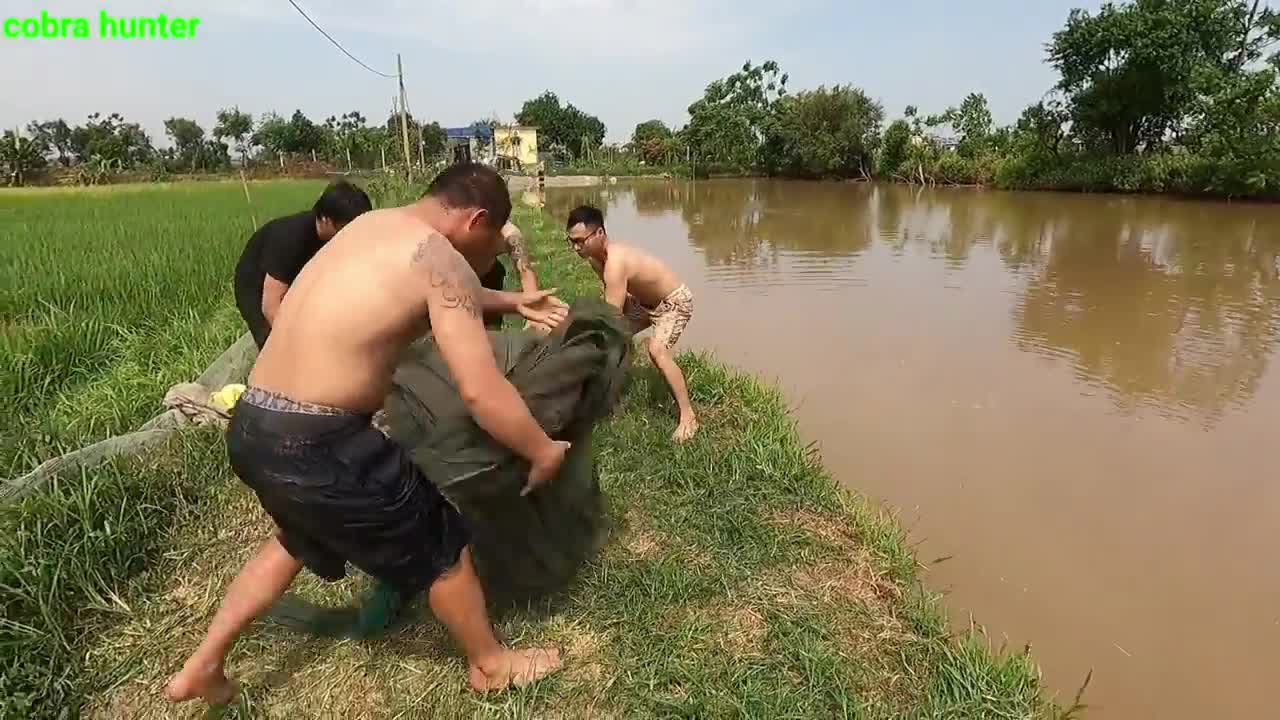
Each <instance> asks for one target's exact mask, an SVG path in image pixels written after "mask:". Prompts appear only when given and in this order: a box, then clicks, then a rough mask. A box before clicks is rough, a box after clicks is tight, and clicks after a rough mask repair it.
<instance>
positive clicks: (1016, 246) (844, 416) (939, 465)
mask: <svg viewBox="0 0 1280 720" xmlns="http://www.w3.org/2000/svg"><path fill="white" fill-rule="evenodd" d="M547 192H548V195H547V197H546V204H547V207H546V209H547V211H548V212H550V213H552V214H553V216H554V217H555V218H556V219H557V220H561V219H562V218H563V217H564V216H565V214H566V213H567V211H568V209H569V208H570V207H571V206H572V205H574V204H576V203H579V202H591V203H594V204H597V205H599V206H601V207H602V208H603V209H605V210H606V213H607V221H606V222H607V225H608V228H609V231H610V235H611V236H612V237H614V238H616V239H618V240H621V241H624V242H627V241H629V242H633V243H635V244H637V245H640V246H642V247H645V248H647V249H649V250H651V251H653V252H655V253H657V254H659V255H661V256H662V257H664V258H666V259H667V260H668V261H669V262H670V264H671V265H672V266H673V267H674V269H675V270H676V272H677V273H679V274H680V275H681V276H682V277H683V279H684V280H685V281H686V282H687V283H688V284H689V285H690V287H691V288H692V289H693V292H694V294H695V298H696V300H695V303H696V309H695V312H694V317H693V321H692V322H691V324H690V325H689V328H688V330H687V332H686V334H685V336H684V338H683V339H682V341H681V347H683V348H701V349H707V350H712V351H714V352H715V353H716V354H717V355H718V356H719V357H720V358H721V359H723V360H726V361H728V362H730V363H732V364H734V365H737V366H739V367H742V368H745V369H749V370H752V371H755V372H757V373H759V374H761V375H764V376H766V377H768V378H771V379H773V380H776V381H777V382H778V383H780V385H781V386H782V387H783V388H784V390H785V391H786V394H787V397H788V398H789V400H790V401H791V403H792V404H793V405H794V406H795V408H796V414H797V416H798V418H799V422H800V429H801V432H802V433H803V434H804V435H805V436H806V439H809V440H814V441H817V442H818V444H819V445H820V447H821V451H822V455H823V457H824V460H825V462H826V464H827V465H828V467H829V468H830V470H831V472H832V473H833V474H834V475H835V476H836V477H837V478H839V479H840V480H841V481H842V482H845V483H847V484H848V485H850V486H851V487H853V488H855V489H857V490H858V491H860V492H862V493H864V494H866V495H869V496H871V497H873V498H876V499H878V500H880V501H882V502H884V503H886V504H887V505H889V506H891V507H892V508H894V509H896V510H897V511H898V513H899V515H900V517H901V520H902V522H903V523H904V524H905V525H906V526H908V527H909V529H910V531H911V534H912V537H913V539H914V540H915V541H916V542H918V543H919V547H918V550H919V556H920V559H921V561H922V562H924V563H926V564H930V567H929V569H928V571H927V573H926V575H925V578H926V582H927V584H928V585H929V586H931V587H932V588H933V589H935V590H939V591H943V592H945V593H947V594H948V604H949V607H950V610H951V612H952V615H953V620H954V621H956V622H959V623H964V624H966V625H967V624H968V622H969V620H970V618H972V619H973V621H974V622H976V623H978V624H980V625H982V626H984V627H985V628H986V630H987V632H988V634H989V635H990V636H991V638H992V640H993V642H995V643H997V644H998V643H1000V642H1007V643H1008V645H1009V647H1010V648H1012V649H1014V650H1016V649H1019V648H1021V647H1022V646H1024V645H1026V644H1028V643H1030V644H1031V646H1032V651H1033V653H1034V654H1035V656H1036V658H1037V660H1038V661H1039V662H1040V664H1041V666H1042V668H1043V670H1044V675H1045V681H1046V685H1047V686H1048V688H1049V690H1050V691H1051V692H1053V693H1056V694H1057V695H1058V698H1059V699H1060V700H1061V701H1065V703H1066V704H1070V701H1071V700H1072V698H1073V696H1074V694H1075V691H1076V690H1077V689H1078V688H1079V687H1080V685H1081V684H1082V683H1083V681H1084V679H1085V677H1086V675H1087V674H1088V673H1089V672H1090V671H1091V670H1092V671H1093V679H1092V682H1091V684H1090V685H1089V688H1088V690H1087V691H1086V693H1085V696H1084V701H1085V702H1086V703H1088V704H1089V706H1090V708H1089V710H1088V711H1087V712H1086V716H1087V717H1092V718H1156V717H1158V718H1165V719H1170V718H1211V717H1213V718H1227V717H1231V718H1254V717H1276V716H1277V715H1276V714H1274V713H1275V700H1274V696H1273V695H1271V694H1270V693H1268V690H1270V688H1271V686H1273V685H1274V683H1275V679H1276V678H1277V677H1280V563H1278V562H1277V561H1276V550H1277V549H1278V548H1280V542H1278V540H1280V537H1278V536H1280V524H1278V523H1277V520H1278V519H1280V483H1277V482H1276V480H1275V478H1274V476H1273V475H1272V472H1273V469H1272V464H1273V463H1274V462H1275V461H1276V460H1275V458H1276V456H1275V455H1273V454H1272V452H1271V451H1272V450H1273V449H1275V448H1277V446H1280V442H1277V436H1278V434H1280V378H1278V377H1277V373H1276V372H1273V371H1272V369H1273V362H1272V361H1273V352H1274V350H1275V348H1276V344H1277V334H1278V333H1280V283H1277V255H1278V253H1280V208H1278V207H1272V206H1259V205H1245V204H1229V203H1224V202H1207V201H1187V200H1176V199H1166V198H1150V197H1112V196H1086V195H1068V194H1041V193H1027V194H1023V193H1001V192H990V191H978V190H941V189H939V190H920V189H914V188H909V187H902V186H883V185H882V186H870V185H853V184H834V183H826V184H824V183H804V182H782V181H765V180H743V181H737V180H732V181H729V180H725V181H719V180H717V181H704V182H697V183H680V182H660V181H651V182H644V183H638V184H631V185H628V184H618V185H613V186H606V187H601V188H590V189H586V188H577V189H572V190H570V189H560V190H548V191H547ZM938 559H944V560H943V561H942V562H938V563H936V564H932V562H931V561H934V560H938Z"/></svg>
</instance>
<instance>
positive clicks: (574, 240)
mask: <svg viewBox="0 0 1280 720" xmlns="http://www.w3.org/2000/svg"><path fill="white" fill-rule="evenodd" d="M598 232H600V228H596V229H595V230H592V231H591V232H589V233H587V234H586V235H583V236H582V237H580V238H575V237H574V236H572V235H565V236H564V239H565V240H568V241H569V244H570V245H574V246H577V245H581V244H582V243H584V242H586V241H588V240H590V239H591V236H592V235H595V234H596V233H598Z"/></svg>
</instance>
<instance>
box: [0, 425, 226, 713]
mask: <svg viewBox="0 0 1280 720" xmlns="http://www.w3.org/2000/svg"><path fill="white" fill-rule="evenodd" d="M219 442H220V438H218V437H217V436H216V435H214V434H212V433H196V434H184V435H180V436H178V437H177V438H175V440H173V441H172V442H171V443H169V444H168V445H167V446H166V447H164V448H162V449H160V450H159V451H157V452H155V453H153V454H149V455H148V456H147V457H143V458H133V459H127V460H126V459H121V460H117V461H115V462H112V463H110V464H108V465H105V466H102V467H98V468H94V469H92V470H87V471H85V472H83V473H80V474H74V475H67V476H64V477H59V478H54V479H53V480H51V481H50V482H49V484H47V485H45V486H43V487H41V488H40V489H39V490H38V491H37V492H34V493H31V494H30V495H27V496H25V497H24V498H22V499H21V500H19V501H17V502H14V503H10V504H6V505H0V609H2V610H3V613H0V718H61V717H76V716H78V714H79V709H80V706H81V704H82V703H83V701H84V699H85V697H87V696H88V695H90V694H91V693H92V692H94V691H95V690H102V689H104V688H106V687H108V686H109V685H110V683H111V677H110V675H111V673H110V672H108V673H105V674H102V673H94V674H92V675H90V674H88V673H86V672H85V657H84V647H85V645H86V643H87V642H88V641H89V638H92V637H94V636H95V635H97V634H98V633H99V632H101V631H102V629H103V628H105V627H109V626H110V625H111V624H112V623H113V622H114V621H115V620H116V619H118V618H119V617H122V616H125V615H127V614H129V613H130V612H131V607H130V603H131V602H137V597H136V595H135V596H131V594H130V589H131V588H136V587H141V586H142V584H143V583H145V582H146V581H147V576H146V571H147V570H148V569H149V567H150V565H151V562H152V561H153V560H154V559H155V557H156V556H157V555H158V554H160V553H161V552H162V551H163V549H164V546H165V540H166V538H167V537H168V535H169V533H170V532H171V531H172V530H173V528H174V527H176V526H180V525H182V524H183V523H184V522H186V521H189V520H191V519H193V518H194V517H195V515H196V514H197V513H198V512H199V510H200V508H201V506H202V503H203V501H204V499H205V498H207V497H208V496H209V494H210V493H211V491H212V490H213V489H214V488H215V487H217V486H216V485H215V484H211V483H210V480H213V479H216V478H220V477H222V476H223V475H225V469H224V468H225V464H226V463H225V460H223V455H222V453H220V452H219V449H220V448H218V444H219ZM126 597H130V598H131V600H129V601H126V600H125V598H126Z"/></svg>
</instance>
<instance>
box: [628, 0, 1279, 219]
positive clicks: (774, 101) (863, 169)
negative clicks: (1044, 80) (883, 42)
mask: <svg viewBox="0 0 1280 720" xmlns="http://www.w3.org/2000/svg"><path fill="white" fill-rule="evenodd" d="M1277 42H1280V15H1278V14H1277V13H1276V12H1275V11H1273V10H1271V9H1270V8H1268V7H1265V6H1264V4H1263V3H1262V2H1261V0H1133V1H1132V2H1120V3H1106V4H1104V5H1103V6H1102V7H1101V8H1100V9H1099V10H1098V11H1097V12H1096V13H1090V12H1088V11H1085V10H1080V9H1076V10H1073V11H1071V13H1070V14H1069V16H1068V17H1067V20H1066V23H1065V25H1064V27H1062V28H1061V29H1060V30H1058V31H1057V32H1055V33H1054V34H1053V36H1052V37H1051V38H1050V39H1049V41H1048V42H1047V43H1046V47H1045V50H1046V59H1047V61H1048V62H1049V64H1050V65H1051V66H1052V67H1053V68H1054V69H1055V70H1056V71H1057V73H1058V76H1059V79H1058V82H1057V83H1056V84H1055V85H1054V86H1053V87H1052V88H1050V89H1049V90H1048V92H1047V93H1046V94H1045V96H1044V97H1043V99H1041V100H1040V101H1038V102H1036V103H1034V104H1032V105H1030V106H1029V107H1027V108H1026V109H1025V110H1024V111H1023V112H1022V114H1021V116H1020V117H1019V118H1018V120H1017V121H1016V122H1015V123H1013V124H1012V125H1008V126H998V125H997V124H996V123H995V122H994V121H993V118H992V115H991V111H990V109H989V107H988V104H987V100H986V98H985V97H984V96H983V95H981V94H979V93H971V94H969V95H968V96H967V97H965V98H963V100H962V101H961V102H960V103H959V104H958V105H955V106H953V107H949V108H945V109H943V110H941V111H940V112H936V113H934V114H923V113H921V112H920V111H919V109H918V108H916V107H908V108H906V109H905V111H904V112H903V117H901V118H899V119H896V120H894V121H893V122H890V123H889V124H888V125H887V126H886V125H884V120H885V116H884V108H883V107H882V106H881V105H880V104H879V103H877V102H874V101H872V100H871V99H870V98H869V97H868V96H867V95H866V94H865V93H864V92H863V91H862V90H861V89H859V88H857V87H855V86H853V85H837V86H835V87H831V88H827V87H819V88H817V89H816V90H808V91H801V92H797V93H795V94H791V93H790V92H789V90H788V88H787V79H788V78H787V75H786V74H785V73H783V72H782V71H781V69H780V68H779V67H778V65H777V63H775V62H766V63H763V64H761V65H753V64H752V63H751V62H747V63H746V64H745V65H743V67H742V69H741V70H740V71H739V72H736V73H734V74H732V75H730V76H728V77H726V78H723V79H720V80H716V81H715V82H713V83H711V84H710V85H708V86H707V88H706V91H705V93H704V95H703V97H702V98H701V99H699V100H698V101H696V102H694V103H693V104H692V105H690V106H689V118H690V119H689V122H688V124H687V125H686V126H685V127H684V128H682V129H680V130H679V131H675V132H672V131H670V130H668V129H666V128H664V127H662V126H661V123H657V122H656V121H653V122H650V123H645V124H643V125H642V126H641V127H638V128H637V129H636V135H635V137H634V138H633V145H635V146H636V147H637V148H638V150H639V152H640V153H642V154H644V155H646V156H648V157H651V158H652V157H656V156H658V155H662V154H663V153H667V154H676V155H678V154H679V153H680V152H682V151H684V152H687V153H689V154H691V155H693V156H696V157H697V158H698V159H699V161H700V162H702V163H704V164H705V165H706V166H707V168H706V169H708V170H710V169H723V170H726V171H730V172H735V171H736V172H759V173H765V174H770V175H780V176H799V177H841V178H849V177H861V178H880V179H886V180H895V181H899V182H909V183H920V184H973V185H990V186H996V187H1003V188H1011V189H1063V190H1068V189H1069V190H1087V191H1146V192H1179V193H1190V194H1213V195H1225V196H1255V197H1263V196H1265V197H1280V86H1278V84H1277V77H1278V76H1277V73H1278V71H1280V55H1278V54H1277V53H1276V52H1275V50H1274V48H1275V46H1276V44H1277Z"/></svg>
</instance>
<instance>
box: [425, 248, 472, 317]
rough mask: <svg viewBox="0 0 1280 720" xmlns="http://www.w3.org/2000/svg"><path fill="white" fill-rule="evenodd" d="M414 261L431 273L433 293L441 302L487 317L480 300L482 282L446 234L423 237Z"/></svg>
mask: <svg viewBox="0 0 1280 720" xmlns="http://www.w3.org/2000/svg"><path fill="white" fill-rule="evenodd" d="M411 264H412V265H413V266H414V267H415V268H417V269H418V270H420V271H422V272H423V273H425V274H426V275H427V279H428V282H429V283H430V284H431V294H432V295H433V296H435V297H437V298H439V303H440V305H442V306H443V307H445V308H447V309H450V310H455V309H461V310H464V311H466V312H467V313H469V314H470V315H472V316H474V317H476V318H480V317H482V316H483V313H482V312H481V311H480V304H479V302H478V301H477V299H476V298H477V296H478V295H479V291H480V281H479V280H478V279H477V278H476V273H475V271H474V270H472V269H471V266H470V265H467V263H466V261H465V260H463V259H462V256H461V255H459V254H458V253H457V251H456V250H454V249H453V248H452V247H451V246H450V245H449V241H448V240H446V239H445V237H444V236H443V235H440V234H439V233H433V234H432V235H431V236H430V237H428V238H427V239H426V240H419V241H418V247H417V248H415V249H414V251H413V260H412V261H411Z"/></svg>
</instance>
